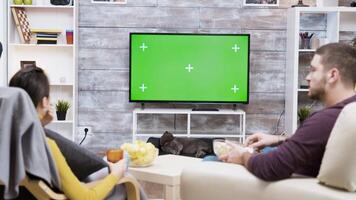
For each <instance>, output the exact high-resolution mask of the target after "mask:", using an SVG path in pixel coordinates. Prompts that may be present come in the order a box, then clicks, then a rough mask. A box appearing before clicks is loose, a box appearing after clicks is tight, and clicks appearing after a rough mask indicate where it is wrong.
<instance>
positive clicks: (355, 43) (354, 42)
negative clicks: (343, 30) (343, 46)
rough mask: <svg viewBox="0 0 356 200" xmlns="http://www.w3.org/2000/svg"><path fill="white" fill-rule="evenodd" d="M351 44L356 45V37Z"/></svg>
mask: <svg viewBox="0 0 356 200" xmlns="http://www.w3.org/2000/svg"><path fill="white" fill-rule="evenodd" d="M351 45H352V46H354V47H356V37H354V39H352V40H351Z"/></svg>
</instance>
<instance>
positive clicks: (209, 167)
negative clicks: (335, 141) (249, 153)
mask: <svg viewBox="0 0 356 200" xmlns="http://www.w3.org/2000/svg"><path fill="white" fill-rule="evenodd" d="M180 187H181V199H184V200H197V199H204V200H216V199H224V200H240V199H241V200H285V199H288V200H300V199H312V200H349V199H356V193H351V192H346V191H343V190H339V189H334V188H330V187H326V186H324V185H321V184H318V180H317V179H316V178H288V179H285V180H281V181H274V182H266V181H263V180H261V179H258V178H257V177H256V176H254V175H253V174H251V173H250V172H249V171H248V170H246V168H245V167H243V166H241V165H236V164H230V163H221V162H199V163H194V164H192V165H190V166H189V167H186V168H184V169H183V171H182V175H181V185H180Z"/></svg>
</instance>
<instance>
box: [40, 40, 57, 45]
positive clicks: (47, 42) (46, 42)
mask: <svg viewBox="0 0 356 200" xmlns="http://www.w3.org/2000/svg"><path fill="white" fill-rule="evenodd" d="M37 44H57V40H37Z"/></svg>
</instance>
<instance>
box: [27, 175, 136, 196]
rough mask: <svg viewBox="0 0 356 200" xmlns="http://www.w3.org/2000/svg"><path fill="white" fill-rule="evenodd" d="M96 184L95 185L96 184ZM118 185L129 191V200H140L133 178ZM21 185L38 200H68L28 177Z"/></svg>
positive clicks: (123, 179)
mask: <svg viewBox="0 0 356 200" xmlns="http://www.w3.org/2000/svg"><path fill="white" fill-rule="evenodd" d="M94 184H95V183H94ZM117 184H125V187H126V191H127V199H128V200H139V199H140V191H139V185H138V182H137V181H136V180H135V179H134V178H131V177H124V178H122V179H120V181H119V182H118V183H117ZM21 185H22V186H24V187H25V188H26V189H27V190H28V191H29V192H30V193H31V194H32V195H33V196H34V197H36V198H37V199H43V200H47V199H48V200H49V199H53V200H67V199H68V198H67V197H66V196H65V195H64V194H63V193H57V192H55V191H53V189H52V188H51V187H50V186H48V185H47V184H46V183H45V182H44V181H42V180H39V179H30V178H29V177H28V176H26V178H25V179H24V180H23V181H22V182H21Z"/></svg>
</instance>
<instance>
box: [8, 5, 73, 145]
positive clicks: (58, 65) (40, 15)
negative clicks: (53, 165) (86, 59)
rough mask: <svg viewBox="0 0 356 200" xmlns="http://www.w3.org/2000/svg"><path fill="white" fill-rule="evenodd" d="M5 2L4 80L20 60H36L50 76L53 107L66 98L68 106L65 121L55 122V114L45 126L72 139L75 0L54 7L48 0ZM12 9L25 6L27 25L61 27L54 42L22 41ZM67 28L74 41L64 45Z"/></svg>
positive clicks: (40, 27) (47, 27)
mask: <svg viewBox="0 0 356 200" xmlns="http://www.w3.org/2000/svg"><path fill="white" fill-rule="evenodd" d="M7 2H8V4H7V19H8V25H7V27H8V28H7V29H8V32H7V46H8V51H7V66H8V68H7V81H9V80H10V78H11V77H12V76H13V75H14V74H15V73H16V72H17V71H18V70H19V69H20V61H36V65H37V66H39V67H41V68H42V69H44V70H45V72H46V74H47V76H48V77H49V80H50V91H51V94H50V97H51V99H50V100H51V104H53V107H55V104H56V102H57V101H58V100H66V101H69V103H70V105H71V107H70V109H69V110H68V112H67V116H66V120H65V121H58V120H57V117H56V113H54V115H55V116H54V118H55V120H54V121H53V122H52V123H51V124H49V125H47V128H50V129H53V130H55V131H57V132H59V133H60V134H62V135H63V136H65V137H67V138H68V139H71V140H74V139H75V131H76V129H75V127H76V121H77V119H76V118H77V116H76V113H77V103H76V102H77V101H76V99H77V84H76V82H77V35H78V34H77V28H76V27H77V6H76V3H77V1H74V2H75V4H74V6H54V5H50V4H49V1H48V2H47V1H46V4H40V5H13V1H12V0H8V1H7ZM35 2H36V1H35ZM38 2H40V1H38ZM43 2H45V1H43ZM12 8H24V9H25V11H26V14H27V20H28V22H29V24H30V25H29V27H30V28H36V29H59V30H61V33H60V35H59V36H58V41H57V44H36V40H35V36H34V35H33V37H32V39H31V41H30V43H29V44H24V43H22V42H21V40H20V37H19V33H18V30H17V28H16V25H15V22H14V18H13V15H12V12H11V9H12ZM66 30H73V44H67V41H66ZM53 109H54V108H53Z"/></svg>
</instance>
